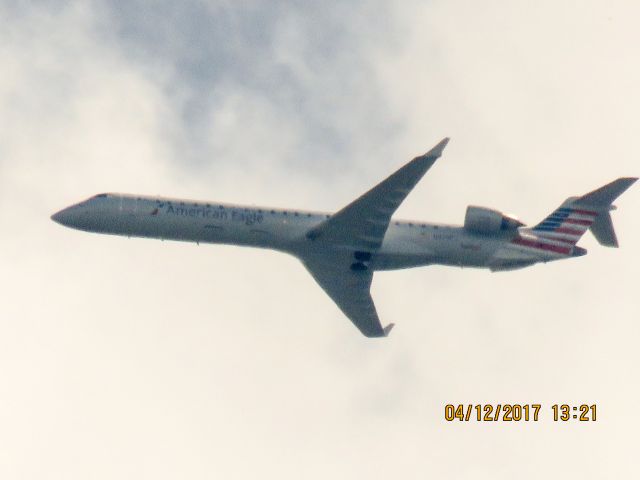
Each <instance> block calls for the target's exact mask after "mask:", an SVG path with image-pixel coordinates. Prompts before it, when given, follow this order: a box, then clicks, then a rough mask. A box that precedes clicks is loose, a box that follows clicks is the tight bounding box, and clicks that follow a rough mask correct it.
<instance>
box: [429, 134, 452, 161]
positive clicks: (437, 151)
mask: <svg viewBox="0 0 640 480" xmlns="http://www.w3.org/2000/svg"><path fill="white" fill-rule="evenodd" d="M449 140H451V139H450V138H449V137H444V138H443V139H442V140H440V141H439V142H438V144H437V145H436V146H435V147H433V148H432V149H431V150H429V151H428V152H427V153H425V154H424V155H423V156H424V157H429V158H433V157H435V158H438V157H439V156H441V155H442V151H443V150H444V148H445V147H446V146H447V144H448V143H449Z"/></svg>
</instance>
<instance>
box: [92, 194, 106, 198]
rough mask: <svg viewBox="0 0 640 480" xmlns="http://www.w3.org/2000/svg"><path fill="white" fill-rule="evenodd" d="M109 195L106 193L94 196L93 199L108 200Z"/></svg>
mask: <svg viewBox="0 0 640 480" xmlns="http://www.w3.org/2000/svg"><path fill="white" fill-rule="evenodd" d="M106 197H107V194H106V193H99V194H98V195H94V196H93V198H106Z"/></svg>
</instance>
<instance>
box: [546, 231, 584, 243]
mask: <svg viewBox="0 0 640 480" xmlns="http://www.w3.org/2000/svg"><path fill="white" fill-rule="evenodd" d="M550 233H554V232H550ZM538 236H539V237H540V238H544V239H545V240H551V241H553V242H561V243H568V244H569V245H575V244H576V239H575V238H572V239H568V238H560V237H555V236H551V235H549V233H546V232H545V233H540V234H538Z"/></svg>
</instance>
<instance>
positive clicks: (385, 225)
mask: <svg viewBox="0 0 640 480" xmlns="http://www.w3.org/2000/svg"><path fill="white" fill-rule="evenodd" d="M448 141H449V139H448V138H445V139H443V140H442V141H441V142H440V143H438V144H437V145H436V146H435V147H433V148H432V149H431V150H429V151H428V152H427V153H425V154H424V155H421V156H418V157H416V158H414V159H413V160H411V161H410V162H408V163H407V164H406V165H404V166H403V167H402V168H400V169H399V170H397V171H396V172H395V173H393V174H392V175H391V176H389V177H388V178H386V179H385V180H383V181H382V182H380V183H379V184H377V185H376V186H375V187H373V188H372V189H371V190H369V191H367V192H366V193H364V194H363V195H361V196H360V197H358V198H357V199H356V200H354V201H353V202H351V203H350V204H348V205H347V206H345V207H344V208H342V209H341V210H339V211H337V212H335V213H326V212H312V211H301V210H293V209H281V208H270V207H249V206H243V205H233V204H225V203H218V202H202V201H192V200H180V199H169V198H163V197H150V196H142V195H128V194H118V193H101V194H98V195H95V196H93V197H91V198H89V199H87V200H84V201H82V202H80V203H78V204H75V205H72V206H70V207H68V208H65V209H63V210H61V211H59V212H57V213H55V214H54V215H52V216H51V219H52V220H54V221H55V222H57V223H60V224H62V225H65V226H67V227H71V228H75V229H78V230H84V231H88V232H97V233H105V234H113V235H122V236H127V237H146V238H155V239H161V240H179V241H187V242H198V243H213V244H215V243H219V244H231V245H240V246H249V247H258V248H268V249H273V250H277V251H280V252H284V253H288V254H291V255H293V256H295V257H297V258H298V259H300V260H301V262H302V264H303V265H304V266H305V267H306V269H307V270H308V271H309V273H310V274H311V276H312V277H313V278H314V279H315V281H316V282H317V283H318V284H319V285H320V287H321V288H322V289H323V290H324V291H325V292H326V293H327V294H328V295H329V297H331V299H332V300H333V301H334V302H335V304H336V305H337V306H338V307H339V309H340V310H341V311H342V312H343V313H344V314H345V315H346V316H347V317H348V318H349V320H351V322H353V324H354V325H355V326H356V327H357V328H358V329H359V330H360V332H361V333H362V334H364V335H365V336H366V337H386V336H387V335H388V334H389V332H390V331H391V329H392V328H393V326H394V324H393V323H390V324H388V325H386V326H385V327H383V326H382V324H381V323H380V319H379V318H378V314H377V312H376V307H375V304H374V302H373V299H372V297H371V294H370V287H371V282H372V279H373V274H374V272H376V271H378V270H395V269H403V268H411V267H420V266H425V265H449V266H458V267H476V268H486V269H489V270H491V271H494V272H495V271H507V270H514V269H519V268H524V267H528V266H531V265H534V264H536V263H540V262H551V261H556V260H563V259H567V258H573V257H579V256H582V255H585V254H586V253H587V251H586V250H585V249H584V248H581V247H579V246H577V243H578V240H579V239H580V238H581V237H582V235H583V234H584V233H585V232H586V231H587V230H590V231H591V232H592V233H593V235H594V236H595V238H596V240H597V241H598V242H599V243H600V244H601V245H605V246H609V247H617V246H618V240H617V238H616V234H615V231H614V229H613V224H612V222H611V216H610V213H609V212H610V211H611V210H614V209H615V207H614V206H613V205H612V203H613V201H614V200H615V199H616V198H618V196H620V195H621V194H622V193H623V192H624V191H625V190H627V188H629V187H630V186H631V185H632V184H633V183H634V182H635V181H636V180H637V178H635V177H626V178H618V179H617V180H614V181H613V182H611V183H609V184H607V185H604V186H603V187H600V188H598V189H596V190H593V191H592V192H589V193H587V194H585V195H582V196H577V197H570V198H568V199H567V200H565V201H564V202H563V203H562V204H561V205H560V206H559V207H558V208H557V209H556V210H554V211H553V212H552V213H551V214H550V215H548V216H547V217H546V218H545V219H544V220H542V221H541V222H540V223H538V224H537V225H534V226H530V227H527V226H526V225H525V224H524V223H522V222H521V221H520V220H518V219H517V218H516V217H514V216H511V215H506V214H504V213H502V212H500V211H498V210H494V209H491V208H485V207H479V206H474V205H470V206H468V207H467V210H466V214H465V218H464V224H463V225H461V226H451V225H442V224H434V223H427V222H421V221H403V220H395V219H392V216H393V214H394V212H395V211H396V210H397V209H398V207H399V206H400V204H401V203H402V202H403V201H404V199H405V198H406V197H407V195H409V192H411V190H412V189H413V188H414V187H415V186H416V184H417V183H418V181H419V180H420V179H421V178H422V177H423V176H424V174H425V173H426V172H427V170H429V169H430V168H431V166H432V165H433V164H434V163H435V161H436V160H437V159H438V158H439V157H440V156H441V155H442V151H443V150H444V148H445V146H446V145H447V143H448Z"/></svg>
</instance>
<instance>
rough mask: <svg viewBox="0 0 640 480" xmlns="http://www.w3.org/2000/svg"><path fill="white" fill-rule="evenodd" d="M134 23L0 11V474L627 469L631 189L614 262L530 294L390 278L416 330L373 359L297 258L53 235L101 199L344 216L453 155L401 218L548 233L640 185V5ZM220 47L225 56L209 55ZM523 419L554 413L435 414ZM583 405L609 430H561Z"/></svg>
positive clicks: (381, 288) (527, 474) (199, 13)
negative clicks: (516, 219)
mask: <svg viewBox="0 0 640 480" xmlns="http://www.w3.org/2000/svg"><path fill="white" fill-rule="evenodd" d="M132 5H134V6H135V7H136V8H133V10H131V11H126V12H125V14H122V15H121V16H118V15H117V14H116V13H114V12H113V10H114V7H113V5H109V4H91V5H90V6H88V5H86V4H80V3H71V4H69V5H66V6H64V7H62V6H59V5H55V4H50V5H49V6H48V7H42V6H41V7H29V8H27V7H25V8H24V9H18V10H10V9H8V8H5V9H4V12H3V13H4V14H3V15H2V17H3V19H4V20H3V21H2V23H1V24H0V32H1V33H0V41H2V45H3V48H2V50H0V62H1V64H2V65H3V75H2V76H1V77H0V106H1V111H2V113H1V114H0V122H1V126H2V128H0V155H1V156H0V174H1V175H2V177H1V178H0V205H1V206H2V208H1V209H0V212H1V213H0V220H1V221H2V224H3V225H4V227H5V228H4V229H3V231H4V233H3V236H2V237H0V251H1V252H2V253H0V258H1V259H2V266H3V276H2V280H0V288H1V289H2V291H3V292H4V297H3V301H2V302H1V304H0V363H1V364H2V365H4V366H5V368H4V370H3V371H4V373H3V381H2V382H0V407H1V408H0V425H2V428H1V429H0V432H1V433H0V475H1V476H2V477H3V478H15V477H21V478H41V477H42V476H43V475H46V476H48V477H53V478H85V477H87V476H92V477H96V478H113V477H114V476H117V477H127V476H128V477H131V478H134V477H135V478H140V477H154V478H169V477H172V478H174V477H176V476H188V477H191V478H193V477H196V478H198V477H203V478H204V477H207V478H210V477H211V476H212V475H214V476H224V477H230V478H253V477H255V476H256V475H261V476H263V477H267V478H271V477H273V478H276V477H277V478H300V477H303V478H327V477H331V478H353V477H363V476H365V475H366V476H368V477H370V478H385V477H387V478H388V477H394V478H395V477H403V478H424V477H425V476H427V475H429V474H433V475H439V476H444V477H445V478H485V477H486V478H512V477H514V476H517V477H519V478H538V477H540V476H543V475H544V476H549V475H554V476H557V474H558V473H559V472H560V473H562V474H564V475H565V476H570V477H574V476H578V475H579V476H581V477H582V478H601V477H602V476H622V475H625V474H628V473H629V472H631V467H632V464H631V461H632V460H631V458H633V456H632V453H633V452H632V450H631V449H632V448H633V445H634V441H633V439H634V438H635V437H634V432H635V430H636V429H637V427H638V422H637V421H634V420H633V416H632V415H629V412H628V411H625V410H624V407H625V406H628V405H630V404H631V405H632V404H633V403H634V399H636V400H637V399H638V397H639V393H640V392H639V390H638V386H637V382H633V381H632V380H631V379H633V378H634V375H635V369H634V368H635V365H637V364H638V354H637V351H636V350H637V349H636V347H635V344H636V343H637V341H636V340H637V338H638V333H639V331H638V328H639V327H638V325H637V318H638V314H639V313H640V312H639V310H640V308H639V307H640V304H639V303H638V301H637V299H636V297H635V276H636V275H635V271H634V263H635V262H634V261H633V260H634V259H636V258H637V254H635V253H634V250H633V246H634V245H636V244H637V243H638V236H639V235H640V229H638V227H637V225H636V224H635V223H634V222H633V218H635V217H633V214H634V211H637V210H638V207H639V205H638V203H639V202H638V195H637V192H635V191H633V190H632V191H630V192H629V193H627V194H626V195H625V196H624V197H622V198H621V199H620V201H619V204H620V206H621V208H620V211H619V212H616V213H615V214H614V215H615V222H616V226H617V229H618V231H619V236H620V240H621V244H622V248H621V249H620V250H618V251H612V250H606V249H603V248H601V247H599V246H598V245H597V244H596V243H595V242H594V241H593V240H592V239H587V240H586V241H585V244H586V246H587V247H588V248H589V249H590V254H589V256H587V257H584V258H580V259H576V260H571V261H567V262H561V263H558V264H550V265H545V266H537V267H533V268H531V269H529V270H524V271H519V272H512V273H507V274H489V273H487V272H482V271H471V270H469V271H467V270H464V271H460V270H457V269H448V268H443V267H431V268H426V269H417V270H411V271H401V272H392V273H381V274H378V275H377V278H376V280H375V281H374V287H373V292H374V297H375V298H376V300H377V305H378V309H379V312H380V314H381V317H382V318H383V319H384V320H386V321H395V322H396V323H397V327H396V329H395V330H394V332H393V335H392V336H391V337H390V338H389V339H386V340H384V341H382V342H372V341H370V340H366V339H364V338H361V337H359V336H358V334H357V332H356V331H355V329H354V328H353V327H352V326H351V325H350V324H349V322H348V321H347V320H346V319H344V318H343V317H342V316H341V314H340V313H339V312H338V311H337V309H336V308H335V307H334V306H333V305H332V304H331V302H330V301H329V300H328V299H327V298H326V296H325V294H324V293H323V292H322V291H321V290H320V289H319V288H317V287H316V286H315V285H314V283H313V280H312V279H311V278H310V277H309V276H308V274H307V273H306V272H305V271H304V269H303V268H302V267H301V266H300V265H298V264H297V262H296V261H295V260H294V259H292V258H290V257H285V256H281V255H278V254H275V253H271V252H262V251H253V250H244V249H239V248H233V247H223V246H219V247H211V246H200V247H197V246H195V245H190V244H176V243H171V242H157V241H149V240H133V239H132V240H127V239H122V238H113V237H103V236H98V235H89V234H83V233H80V232H75V231H71V230H68V229H63V228H61V227H60V226H58V225H55V224H53V223H52V222H51V221H49V218H48V217H49V215H50V214H51V213H53V211H54V210H56V209H57V208H61V207H63V206H65V205H66V204H68V203H71V202H74V201H77V200H80V199H81V198H82V197H85V196H88V195H90V194H93V193H97V192H98V191H103V190H112V191H129V192H141V193H150V194H153V193H159V194H166V195H181V196H186V197H193V198H211V199H219V200H222V201H238V202H249V203H256V204H267V205H268V204H278V205H292V206H300V207H310V208H319V209H322V208H338V207H340V206H341V205H342V204H344V203H346V202H348V201H350V200H351V199H352V198H353V197H355V196H356V195H358V194H359V193H361V192H362V191H363V190H365V189H366V188H368V187H369V186H370V185H371V184H373V183H375V182H376V181H378V180H380V179H381V178H382V177H384V175H386V174H387V173H389V172H390V171H391V170H392V169H393V168H395V167H396V166H399V165H400V164H401V163H402V162H403V161H404V160H405V159H407V158H409V157H411V156H412V155H414V154H417V153H420V152H422V151H424V150H426V149H428V148H429V147H430V146H431V145H432V143H434V142H435V141H437V140H439V139H440V138H441V137H442V136H445V135H451V136H452V137H453V141H452V143H451V144H450V145H449V147H448V148H447V150H446V152H445V155H444V156H443V158H442V159H441V160H440V161H439V163H438V164H437V165H436V167H434V169H433V170H432V171H431V172H429V175H427V177H426V178H425V179H424V181H423V183H422V184H421V185H420V186H418V188H417V189H416V190H415V192H414V193H412V195H411V196H410V198H409V199H408V201H407V204H406V205H404V206H403V207H402V211H401V212H400V213H401V216H404V217H416V218H424V219H433V220H438V221H447V222H460V221H462V217H463V214H464V207H465V206H466V205H467V204H468V203H480V204H486V205H487V206H495V207H498V208H503V209H505V210H508V211H514V212H515V213H518V214H520V215H521V216H522V217H523V218H525V219H527V220H529V221H535V220H537V219H538V217H542V216H543V215H545V214H546V213H548V211H550V210H551V209H552V208H554V207H555V206H557V204H559V203H560V202H561V201H562V200H563V199H564V198H565V197H566V196H569V195H571V194H576V193H582V192H585V191H587V190H589V189H591V188H594V187H596V186H598V185H599V184H601V183H604V182H605V181H608V180H610V179H611V178H614V177H616V176H619V175H633V174H637V171H636V170H634V169H635V168H637V162H636V161H635V160H634V159H635V157H636V155H635V154H634V152H635V151H636V150H637V148H636V143H637V142H636V141H635V131H636V130H637V126H638V124H637V120H636V112H637V110H638V108H637V107H638V105H637V99H636V98H635V93H634V90H633V88H634V85H636V84H637V80H638V78H637V77H638V75H639V70H638V69H637V68H636V63H637V62H635V51H634V48H633V45H635V44H637V40H638V38H637V35H638V34H637V32H636V28H635V25H634V24H633V19H634V18H635V17H637V15H635V14H634V13H635V12H634V11H633V9H634V8H635V6H633V5H632V4H628V3H626V2H620V3H613V4H606V5H605V4H599V3H592V4H589V6H588V7H584V8H581V9H579V10H576V9H575V8H564V7H562V6H558V5H557V4H555V3H538V4H536V6H535V7H534V6H531V5H529V4H527V3H515V4H509V5H504V4H502V3H500V2H498V3H495V4H490V5H486V4H485V5H483V6H482V7H481V6H479V5H475V4H462V3H456V2H453V3H451V2H434V3H430V4H428V5H414V4H403V6H397V7H394V8H393V9H392V8H391V7H388V8H383V7H382V6H381V5H377V6H376V8H373V7H371V6H364V5H360V4H359V3H357V2H353V3H351V4H349V5H348V6H347V7H342V8H340V9H338V10H336V11H332V10H331V11H328V13H327V12H325V13H319V12H323V11H324V10H325V9H324V7H323V9H319V10H318V12H316V10H313V9H311V10H309V11H310V12H311V13H313V15H314V16H311V14H310V13H307V9H306V7H305V6H299V7H296V6H295V5H288V4H287V3H286V2H284V3H282V4H278V7H277V8H274V9H273V12H275V13H273V12H271V11H266V10H261V8H259V6H256V5H255V4H251V5H244V8H242V9H240V10H232V9H234V8H235V5H230V4H226V5H223V6H220V5H217V4H216V5H217V6H216V5H213V6H207V7H206V8H204V7H203V8H202V9H199V8H196V7H194V5H193V4H185V6H184V7H171V9H170V12H171V15H164V14H163V13H166V10H163V9H169V7H168V6H167V5H164V4H159V5H157V6H156V8H157V9H158V10H157V11H156V13H155V14H154V15H153V16H150V18H151V19H152V20H153V21H150V22H148V24H147V23H145V21H147V20H148V19H147V20H144V14H145V12H147V13H148V11H149V10H148V8H147V7H146V6H145V5H144V3H136V4H132ZM289 7H290V8H289ZM207 12H208V13H207ZM207 15H210V16H207ZM124 17H126V19H125V18H124ZM196 17H198V18H196ZM229 19H231V20H229ZM125 20H126V21H125ZM191 24H193V28H192V29H191V30H190V29H189V27H190V26H191ZM154 25H157V26H158V31H160V32H162V35H157V33H156V34H154V33H153V27H154ZM143 27H144V28H143ZM176 27H181V28H176ZM218 27H220V29H221V30H222V31H223V33H224V34H225V35H227V36H228V37H229V40H228V43H225V42H224V41H222V40H220V41H219V42H218V43H215V42H213V43H207V38H208V33H207V32H208V29H209V28H210V29H211V36H213V37H214V38H216V39H222V38H225V37H224V35H221V34H220V32H217V31H214V30H216V28H218ZM168 37H170V38H168ZM190 49H191V50H190ZM198 49H201V50H198ZM185 52H190V53H191V55H192V56H190V57H188V58H187V57H185ZM198 55H201V56H198ZM230 59H232V60H230ZM199 62H203V66H202V70H199V69H198V68H199V65H200V63H199ZM207 62H210V63H211V64H210V65H208V66H207V65H204V64H205V63H207ZM248 66H251V67H248ZM247 72H253V73H254V74H255V75H254V77H255V78H248V79H247V78H246V76H245V78H244V79H243V76H242V75H243V74H246V73H247ZM274 78H277V79H278V80H277V81H275V80H274ZM194 112H195V113H194ZM194 132H195V133H194ZM283 186H284V187H285V188H283ZM509 401H511V402H521V403H532V402H543V403H544V404H545V406H546V409H545V412H544V415H545V417H544V418H543V419H542V420H541V421H540V422H539V423H537V424H495V425H491V424H474V423H469V424H457V423H454V424H447V423H445V422H444V420H443V418H442V417H443V406H444V404H445V403H457V402H465V403H468V402H473V403H480V402H490V403H498V402H503V403H505V402H509ZM564 401H573V402H589V403H592V402H595V403H598V408H599V409H600V412H601V417H600V419H599V420H598V422H596V423H594V424H579V425H561V424H554V423H553V422H552V421H551V420H550V419H549V416H550V409H549V405H550V404H552V403H555V402H564Z"/></svg>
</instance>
